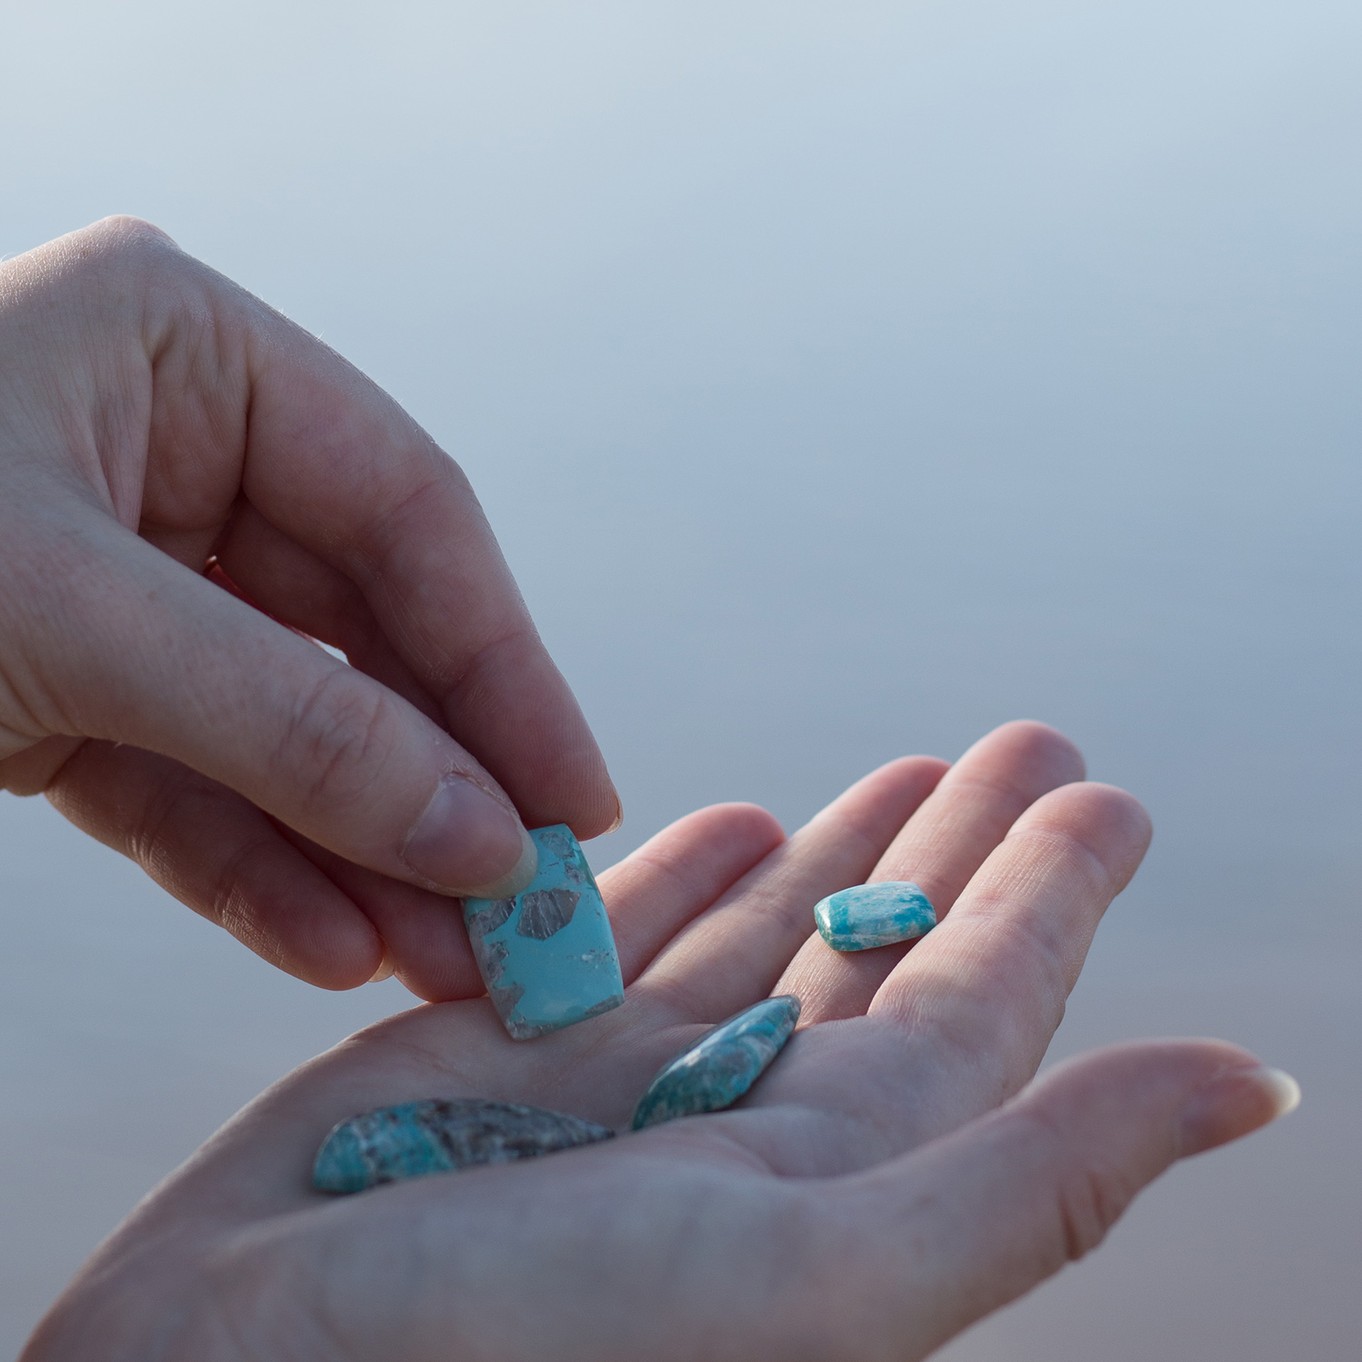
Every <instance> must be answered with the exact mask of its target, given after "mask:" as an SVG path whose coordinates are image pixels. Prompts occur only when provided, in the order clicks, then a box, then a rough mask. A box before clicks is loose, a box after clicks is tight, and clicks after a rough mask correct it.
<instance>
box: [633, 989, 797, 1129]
mask: <svg viewBox="0 0 1362 1362" xmlns="http://www.w3.org/2000/svg"><path fill="white" fill-rule="evenodd" d="M798 1020H799V999H798V998H795V997H791V996H790V995H788V994H782V995H781V996H780V997H777V998H767V999H766V1001H765V1002H760V1003H758V1004H757V1005H756V1006H755V1007H749V1008H748V1009H747V1010H746V1011H745V1012H739V1013H738V1015H737V1016H736V1017H730V1018H729V1019H728V1020H727V1021H726V1022H721V1023H720V1024H719V1025H718V1026H716V1027H715V1028H714V1029H713V1030H712V1031H706V1032H705V1034H704V1035H703V1036H701V1037H700V1039H699V1040H698V1041H696V1042H695V1044H694V1045H692V1046H691V1047H690V1049H689V1050H686V1051H684V1052H683V1053H681V1054H679V1055H678V1056H677V1057H676V1058H675V1059H673V1060H672V1061H671V1062H670V1063H669V1064H667V1065H666V1066H665V1067H664V1068H663V1069H662V1070H661V1071H660V1072H659V1073H658V1075H657V1077H656V1078H654V1079H653V1081H652V1082H651V1083H650V1084H649V1085H648V1091H647V1092H645V1093H644V1094H643V1098H642V1100H641V1101H640V1102H639V1104H638V1106H637V1107H636V1108H635V1109H634V1119H633V1122H632V1125H633V1128H634V1129H635V1130H642V1129H643V1128H644V1127H645V1126H655V1125H658V1124H659V1123H660V1122H662V1121H674V1120H676V1119H677V1117H679V1116H698V1115H699V1114H700V1113H701V1112H706V1111H722V1110H723V1109H724V1108H725V1107H731V1106H732V1105H733V1103H734V1102H736V1101H737V1100H738V1098H740V1097H741V1096H742V1095H743V1094H744V1093H745V1092H747V1090H748V1089H749V1088H751V1086H752V1084H754V1083H755V1082H756V1081H757V1079H758V1078H760V1077H761V1075H762V1074H763V1073H764V1072H765V1071H766V1069H767V1068H768V1067H770V1064H771V1061H772V1060H773V1059H775V1057H776V1056H777V1055H778V1054H779V1053H780V1051H781V1048H782V1047H783V1046H784V1044H785V1042H786V1041H787V1040H789V1039H790V1035H791V1033H792V1032H793V1031H794V1028H795V1022H797V1021H798Z"/></svg>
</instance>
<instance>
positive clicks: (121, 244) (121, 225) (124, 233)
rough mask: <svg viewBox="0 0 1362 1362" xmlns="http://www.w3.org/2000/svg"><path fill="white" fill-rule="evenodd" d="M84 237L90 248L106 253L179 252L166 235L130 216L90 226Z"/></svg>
mask: <svg viewBox="0 0 1362 1362" xmlns="http://www.w3.org/2000/svg"><path fill="white" fill-rule="evenodd" d="M83 235H85V236H87V237H88V238H89V240H90V242H91V244H92V245H98V246H101V247H103V248H104V249H105V250H109V251H149V250H150V251H163V250H164V249H165V248H166V247H167V246H169V247H171V248H172V249H174V250H178V249H179V248H178V246H176V244H175V241H174V239H173V238H172V237H171V235H170V233H169V232H164V231H162V230H161V228H159V227H157V226H156V225H155V223H152V222H148V221H147V220H146V219H145V218H139V217H134V216H133V215H131V214H129V213H113V214H111V215H110V216H109V217H106V218H100V220H99V221H98V222H94V223H91V224H90V226H89V227H87V228H86V229H85V232H84V233H83Z"/></svg>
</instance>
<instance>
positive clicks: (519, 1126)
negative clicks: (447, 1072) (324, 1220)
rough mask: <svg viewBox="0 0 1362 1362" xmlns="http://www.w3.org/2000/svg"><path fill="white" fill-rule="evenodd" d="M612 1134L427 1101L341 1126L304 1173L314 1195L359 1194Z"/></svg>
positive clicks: (503, 1108) (565, 1118)
mask: <svg viewBox="0 0 1362 1362" xmlns="http://www.w3.org/2000/svg"><path fill="white" fill-rule="evenodd" d="M614 1133H615V1132H614V1131H613V1130H608V1129H606V1127H605V1126H598V1125H595V1124H593V1123H592V1122H590V1121H583V1120H582V1119H580V1117H577V1116H569V1115H567V1114H565V1113H564V1112H560V1111H545V1110H544V1109H542V1108H541V1107H525V1106H521V1105H520V1104H519V1103H516V1102H491V1101H487V1100H485V1099H484V1098H480V1097H473V1098H454V1099H449V1100H445V1099H442V1098H434V1097H432V1098H427V1099H426V1100H425V1101H422V1102H404V1103H403V1104H402V1105H401V1106H396V1107H380V1108H379V1109H378V1110H377V1111H366V1112H365V1113H363V1115H360V1116H351V1117H350V1118H349V1119H348V1120H345V1121H342V1122H341V1123H340V1124H339V1125H338V1126H336V1128H335V1129H334V1130H332V1132H331V1133H330V1134H329V1135H328V1136H327V1137H326V1139H325V1140H324V1141H323V1143H322V1147H321V1149H319V1150H318V1151H317V1158H316V1161H315V1163H314V1164H313V1166H312V1185H313V1186H314V1187H315V1188H316V1189H317V1190H318V1191H319V1192H362V1191H364V1190H365V1188H367V1187H377V1186H378V1185H379V1184H380V1183H384V1182H401V1181H402V1180H404V1179H406V1178H421V1177H425V1176H426V1175H427V1174H429V1173H451V1172H457V1171H458V1170H459V1169H460V1168H476V1167H478V1166H479V1165H481V1164H486V1163H514V1162H515V1161H516V1160H518V1159H533V1158H538V1157H539V1156H540V1155H542V1154H552V1153H553V1152H554V1151H555V1150H559V1149H572V1148H574V1147H575V1146H577V1145H583V1144H594V1143H595V1142H596V1141H597V1140H608V1139H610V1138H612V1137H613V1135H614Z"/></svg>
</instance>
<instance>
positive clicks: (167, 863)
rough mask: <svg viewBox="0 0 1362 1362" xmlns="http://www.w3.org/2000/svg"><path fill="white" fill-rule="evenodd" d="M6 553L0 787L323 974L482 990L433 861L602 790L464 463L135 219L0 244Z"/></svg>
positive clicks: (504, 866)
mask: <svg viewBox="0 0 1362 1362" xmlns="http://www.w3.org/2000/svg"><path fill="white" fill-rule="evenodd" d="M0 581H3V590H2V591H0V788H7V789H10V790H14V791H17V792H19V793H25V794H27V793H36V792H39V791H45V792H46V793H47V794H48V796H49V797H50V798H51V799H52V801H53V802H54V803H55V804H56V805H57V807H58V808H59V809H61V810H62V812H63V813H65V814H66V815H67V816H68V817H69V818H71V819H72V821H74V822H76V823H77V824H79V825H80V826H81V827H83V828H85V829H86V830H87V831H89V832H91V833H93V834H94V835H95V836H96V837H98V838H100V839H101V840H103V841H105V842H107V843H109V844H110V845H112V846H114V847H116V848H118V849H119V850H121V851H124V852H125V853H127V854H128V855H130V856H133V857H135V858H136V859H137V860H138V861H140V862H141V864H142V865H143V866H144V867H145V868H146V869H147V870H148V872H149V873H151V874H152V875H154V876H155V877H156V878H157V879H158V880H159V881H160V882H161V883H162V884H163V885H164V886H165V887H166V888H168V889H169V890H171V892H173V893H174V894H176V895H177V896H178V897H180V898H181V899H182V900H183V901H184V902H186V903H188V904H189V905H190V906H191V907H193V908H195V909H197V910H198V911H199V912H201V913H204V914H205V915H207V916H209V917H211V918H213V919H215V920H217V921H219V922H221V923H222V924H223V925H224V926H225V927H227V928H228V929H229V930H230V931H232V932H234V933H235V934H236V935H237V936H238V937H240V938H241V939H242V940H243V941H245V942H246V943H247V944H248V945H250V946H251V947H252V948H253V949H255V950H257V951H259V952H260V953H261V954H262V955H264V956H266V957H267V958H269V959H270V960H272V961H273V962H274V963H276V964H278V965H279V966H281V967H282V968H284V969H286V970H289V971H291V972H292V973H295V974H298V975H300V976H302V977H303V978H306V979H309V980H311V981H312V982H314V983H318V984H322V985H324V986H327V987H347V986H351V985H354V984H358V983H362V982H363V981H364V980H365V979H367V978H369V977H370V976H371V975H372V974H373V973H374V972H375V970H376V969H378V968H380V967H381V966H382V965H383V964H384V962H385V961H386V963H387V964H388V965H389V966H391V965H396V967H397V969H398V971H399V972H400V974H401V975H402V977H403V980H404V982H406V983H407V984H408V985H409V986H410V987H411V988H413V989H414V990H415V991H416V992H418V993H420V994H421V995H422V996H424V997H430V998H449V997H459V996H468V995H469V994H471V993H476V992H478V991H480V989H481V984H480V982H479V980H478V976H477V972H476V970H475V968H474V967H473V962H472V959H471V957H470V954H469V950H468V945H467V941H466V939H465V936H464V932H463V927H462V925H461V923H460V922H459V920H458V914H457V911H456V910H452V909H451V905H450V904H449V902H448V899H447V898H441V897H440V895H448V894H451V893H456V892H458V893H463V892H473V891H481V892H485V893H491V894H501V893H507V892H513V891H514V890H516V889H518V888H520V887H521V886H522V885H523V884H524V883H525V881H526V880H527V879H528V878H529V873H530V870H531V869H532V866H531V865H529V864H528V858H527V854H526V853H527V844H526V840H525V835H524V830H523V828H522V827H521V826H520V818H519V817H518V816H517V810H518V812H519V815H520V816H523V817H524V818H525V819H526V820H528V821H529V822H531V823H535V824H544V823H559V822H562V823H567V824H570V825H571V826H572V827H573V829H574V831H576V832H577V833H578V835H580V836H583V837H588V836H593V835H595V834H597V833H599V832H601V831H603V830H604V829H605V828H606V827H607V826H608V825H609V824H610V823H611V822H612V820H614V818H615V817H616V814H617V810H618V805H617V801H616V798H615V795H614V791H613V789H612V788H611V785H610V781H609V778H608V777H607V775H606V773H605V769H604V766H603V763H602V761H601V757H600V754H599V752H598V751H597V749H596V746H595V744H594V742H593V740H592V738H591V735H590V733H589V732H588V730H587V727H586V725H585V723H584V721H583V719H582V716H581V714H580V713H579V711H578V709H577V707H576V704H575V702H574V701H573V699H572V696H571V694H570V693H569V691H568V689H567V687H566V685H565V684H564V682H563V680H562V678H561V677H560V676H559V675H558V673H557V671H556V670H555V669H554V666H553V664H552V662H551V661H550V660H549V658H548V656H547V655H546V654H545V652H544V649H543V647H542V646H541V644H540V643H539V640H538V638H537V636H536V634H535V631H534V628H533V625H532V624H531V622H530V620H529V618H528V616H527V615H526V613H525V609H524V606H523V604H522V603H521V601H520V598H519V595H518V593H517V591H516V588H515V584H514V582H513V581H512V580H511V577H510V574H509V573H508V571H507V569H506V566H505V564H504V562H503V561H502V558H501V555H500V553H499V551H498V549H497V546H496V543H495V541H494V539H493V538H492V535H491V532H490V530H489V529H488V526H487V524H486V521H485V519H484V518H483V515H482V512H481V510H480V509H479V507H478V504H477V501H476V500H475V498H474V496H473V494H472V492H471V491H470V489H469V487H468V485H467V482H466V481H465V479H464V478H463V476H462V474H461V473H460V472H459V470H458V469H457V468H456V466H455V465H454V464H453V463H452V462H451V461H450V460H449V459H448V458H447V457H446V456H445V455H444V454H443V453H442V452H441V451H440V450H439V449H438V448H437V447H436V446H435V444H434V443H433V441H432V440H431V439H430V437H429V436H427V435H426V434H425V433H424V432H423V431H422V430H421V429H420V428H419V427H418V426H417V425H416V424H415V422H413V421H412V420H411V419H410V418H409V417H408V416H407V415H406V414H405V413H404V412H402V411H401V410H400V409H399V408H398V406H397V405H396V404H395V403H394V402H392V401H391V400H390V399H389V398H387V397H386V396H384V394H383V393H381V392H380V391H379V390H378V389H377V388H376V387H374V385H373V384H371V383H370V382H368V380H366V379H365V378H364V377H363V376H362V375H361V374H359V373H357V372H356V371H355V370H354V369H352V368H351V367H350V366H349V365H347V364H346V363H345V362H344V361H343V360H342V359H340V358H339V356H337V355H336V354H334V353H333V352H332V351H330V350H328V349H327V348H326V347H325V346H323V345H321V344H320V343H318V342H317V341H316V340H315V339H314V338H313V337H311V336H309V335H308V334H306V333H305V332H304V331H302V330H300V329H299V328H298V327H296V326H294V325H292V324H291V323H289V322H288V321H286V320H285V319H284V318H282V317H280V316H279V315H278V314H277V313H275V312H272V311H271V310H270V309H269V308H267V307H265V306H264V305H263V304H262V303H260V302H259V301H257V300H256V299H255V298H252V297H251V296H250V295H248V294H246V293H245V292H243V291H242V290H241V289H239V288H236V287H235V286H234V285H232V284H231V283H229V282H228V281H227V280H225V279H223V278H222V277H221V276H219V275H217V274H214V273H213V272H212V271H211V270H209V269H207V268H205V267H204V266H202V265H200V264H199V263H198V262H196V261H194V260H192V259H190V258H189V257H188V256H187V255H185V254H184V253H183V252H181V251H180V250H178V249H177V248H176V247H175V245H174V244H173V243H172V242H170V241H169V239H168V238H166V237H165V236H163V235H162V234H161V233H160V232H158V231H156V230H155V229H154V228H151V227H148V226H147V225H146V224H143V223H138V222H135V221H133V220H130V219H110V220H108V221H106V222H103V223H99V224H97V225H96V226H94V227H91V228H88V229H86V230H84V231H81V232H76V233H73V234H72V235H71V236H68V237H63V238H62V239H60V240H58V241H54V242H52V243H51V244H49V245H47V246H44V247H42V248H41V249H39V250H36V251H32V252H30V253H29V254H27V255H22V256H18V257H17V258H15V259H12V260H9V261H6V262H4V263H3V265H0ZM223 588H226V589H223ZM248 601H249V602H250V603H251V604H248V603H247V602H248ZM252 604H253V605H254V606H256V607H258V608H254V609H253V608H252ZM312 639H319V640H322V641H324V642H326V643H329V644H332V645H334V646H335V647H337V648H339V649H340V650H341V651H343V652H344V653H345V654H346V655H347V656H348V658H349V660H350V662H351V663H352V664H353V665H352V666H349V667H347V666H345V665H344V664H343V663H342V662H340V661H338V660H337V659H336V658H335V657H333V656H331V655H329V654H328V653H327V652H325V651H324V650H323V649H321V648H318V647H317V646H315V644H314V643H313V642H312V641H311V640H312Z"/></svg>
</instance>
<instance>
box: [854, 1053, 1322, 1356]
mask: <svg viewBox="0 0 1362 1362" xmlns="http://www.w3.org/2000/svg"><path fill="white" fill-rule="evenodd" d="M1299 1099H1300V1089H1299V1087H1298V1086H1297V1085H1296V1082H1295V1080H1294V1079H1292V1078H1291V1077H1290V1076H1289V1075H1287V1074H1284V1073H1282V1072H1281V1071H1280V1070H1276V1069H1269V1068H1267V1067H1265V1066H1263V1065H1262V1064H1260V1063H1259V1061H1258V1060H1256V1059H1255V1058H1254V1057H1253V1056H1252V1055H1250V1054H1248V1053H1247V1052H1245V1051H1243V1050H1240V1049H1237V1048H1235V1047H1233V1046H1229V1045H1226V1044H1223V1043H1222V1042H1219V1041H1191V1040H1187V1041H1159V1042H1140V1043H1134V1044H1128V1045H1121V1046H1113V1047H1111V1048H1109V1049H1105V1050H1100V1051H1096V1052H1094V1053H1092V1054H1088V1055H1084V1056H1081V1057H1080V1058H1078V1059H1076V1060H1071V1061H1069V1062H1068V1063H1066V1064H1063V1065H1060V1066H1058V1067H1056V1068H1055V1069H1054V1070H1053V1071H1052V1072H1051V1073H1050V1074H1048V1075H1047V1076H1046V1077H1045V1078H1043V1079H1042V1080H1040V1081H1038V1082H1036V1083H1034V1084H1033V1085H1032V1086H1031V1087H1030V1088H1028V1089H1027V1090H1026V1091H1024V1092H1023V1093H1022V1094H1021V1095H1020V1096H1019V1097H1017V1098H1016V1099H1014V1100H1013V1101H1011V1102H1009V1103H1008V1104H1007V1105H1006V1106H1004V1107H1003V1108H1001V1109H1000V1110H998V1111H996V1112H994V1113H992V1114H990V1115H989V1116H986V1117H982V1118H980V1119H979V1120H977V1121H974V1122H973V1123H971V1124H970V1125H968V1126H966V1127H964V1128H963V1129H962V1130H961V1131H959V1132H958V1133H956V1134H955V1135H951V1136H947V1137H945V1138H943V1139H941V1140H938V1141H936V1142H935V1143H933V1144H930V1145H928V1146H926V1147H925V1148H923V1149H922V1150H920V1151H919V1152H918V1153H916V1154H913V1155H910V1156H908V1157H907V1158H904V1159H899V1160H896V1161H894V1162H893V1163H890V1164H887V1165H882V1166H881V1167H879V1168H877V1169H875V1170H873V1171H872V1172H870V1173H867V1174H864V1175H861V1176H859V1177H857V1178H855V1179H853V1180H852V1181H853V1183H854V1184H857V1185H855V1186H853V1187H852V1188H851V1189H850V1190H851V1193H852V1196H853V1199H854V1200H855V1201H856V1202H857V1203H858V1206H857V1213H858V1214H859V1215H862V1216H864V1217H865V1218H866V1219H867V1220H871V1219H873V1220H874V1222H875V1223H876V1229H877V1230H878V1231H879V1232H878V1233H874V1234H870V1235H867V1236H866V1243H867V1247H868V1249H869V1250H870V1252H869V1254H868V1255H867V1257H868V1258H872V1259H873V1260H874V1261H877V1262H878V1263H879V1264H880V1265H882V1266H881V1269H880V1270H879V1272H878V1276H879V1282H878V1286H879V1290H878V1291H877V1292H876V1293H875V1294H874V1295H872V1296H871V1297H870V1298H869V1299H870V1301H872V1302H873V1301H874V1300H876V1298H878V1300H880V1301H882V1302H886V1303H888V1308H889V1309H890V1310H891V1311H899V1312H901V1314H902V1318H895V1319H886V1320H885V1321H884V1326H885V1328H886V1330H889V1331H892V1332H890V1333H889V1334H888V1336H889V1337H891V1338H892V1337H897V1338H899V1339H900V1340H902V1339H903V1338H905V1337H908V1336H911V1337H912V1338H913V1340H914V1342H915V1343H916V1342H918V1341H919V1340H921V1343H922V1346H923V1348H924V1353H923V1354H919V1353H917V1352H914V1353H913V1354H912V1355H913V1356H919V1355H924V1354H925V1352H926V1351H930V1350H931V1349H933V1348H936V1347H939V1346H940V1345H941V1344H942V1343H944V1342H945V1341H946V1339H948V1338H950V1337H952V1336H953V1335H955V1334H956V1333H958V1332H960V1331H961V1330H962V1329H964V1328H966V1327H967V1326H969V1325H970V1324H972V1323H974V1322H975V1321H976V1320H978V1319H981V1318H982V1317H983V1316H984V1315H986V1314H989V1313H990V1312H992V1311H994V1310H996V1309H998V1308H999V1307H1000V1306H1003V1305H1005V1304H1007V1303H1008V1302H1009V1301H1011V1300H1014V1299H1016V1298H1017V1297H1018V1296H1021V1295H1023V1294H1024V1293H1025V1292H1027V1291H1029V1290H1031V1289H1032V1288H1033V1287H1035V1286H1037V1285H1038V1284H1039V1283H1040V1282H1042V1281H1044V1280H1045V1279H1046V1278H1047V1277H1050V1276H1052V1275H1053V1274H1054V1273H1056V1272H1058V1271H1059V1269H1060V1268H1061V1267H1063V1266H1064V1265H1065V1264H1066V1263H1068V1262H1071V1261H1073V1260H1076V1259H1078V1258H1081V1257H1082V1256H1083V1255H1084V1254H1086V1253H1088V1252H1089V1251H1091V1250H1092V1249H1094V1248H1095V1247H1097V1245H1098V1244H1099V1243H1100V1242H1101V1241H1102V1239H1103V1238H1104V1236H1105V1235H1106V1233H1107V1231H1108V1230H1109V1229H1110V1228H1111V1227H1112V1225H1114V1224H1115V1222H1116V1221H1117V1220H1118V1219H1119V1218H1120V1216H1121V1215H1122V1213H1123V1212H1124V1211H1125V1209H1126V1207H1127V1206H1129V1205H1130V1203H1131V1202H1132V1201H1133V1200H1134V1198H1135V1196H1136V1195H1137V1194H1138V1193H1139V1192H1140V1191H1142V1190H1143V1189H1144V1188H1145V1187H1146V1186H1147V1185H1148V1184H1149V1183H1151V1182H1152V1181H1153V1180H1154V1179H1155V1178H1156V1177H1158V1176H1159V1174H1161V1173H1162V1172H1164V1170H1165V1169H1167V1168H1168V1167H1169V1166H1170V1165H1171V1164H1173V1163H1174V1162H1176V1161H1177V1160H1178V1159H1181V1158H1186V1157H1188V1156H1189V1155H1192V1154H1199V1153H1202V1152H1203V1151H1205V1150H1208V1149H1213V1148H1215V1147H1216V1146H1217V1145H1221V1144H1226V1143H1228V1142H1229V1141H1231V1140H1235V1139H1238V1138H1240V1137H1241V1136H1243V1135H1247V1134H1248V1133H1249V1132H1250V1131H1253V1130H1257V1129H1258V1128H1259V1127H1260V1126H1264V1125H1266V1124H1267V1123H1268V1122H1269V1121H1272V1120H1274V1119H1275V1118H1276V1117H1278V1116H1281V1115H1284V1114H1285V1113H1286V1112H1288V1111H1290V1110H1291V1109H1292V1108H1293V1107H1294V1106H1295V1105H1296V1103H1297V1102H1298V1101H1299ZM889 1244H894V1245H897V1246H898V1251H897V1252H887V1251H886V1247H887V1245H889ZM904 1245H911V1246H913V1248H914V1249H915V1250H916V1252H915V1253H914V1255H913V1257H912V1259H911V1260H906V1257H905V1254H904V1252H903V1247H902V1246H904ZM895 1267H896V1268H897V1274H896V1280H894V1281H885V1280H884V1269H885V1268H887V1269H888V1270H889V1271H891V1272H892V1271H894V1269H895ZM905 1268H906V1269H907V1271H905ZM910 1273H911V1277H910V1275H909V1274H910Z"/></svg>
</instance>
